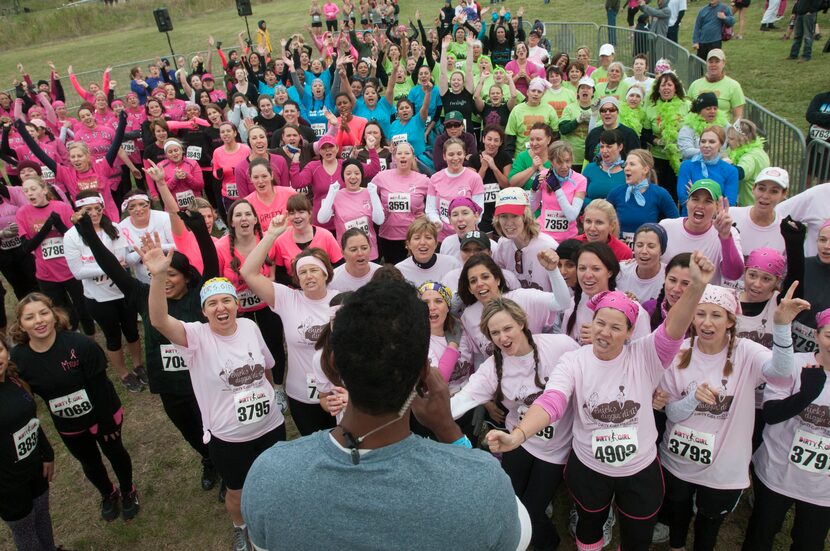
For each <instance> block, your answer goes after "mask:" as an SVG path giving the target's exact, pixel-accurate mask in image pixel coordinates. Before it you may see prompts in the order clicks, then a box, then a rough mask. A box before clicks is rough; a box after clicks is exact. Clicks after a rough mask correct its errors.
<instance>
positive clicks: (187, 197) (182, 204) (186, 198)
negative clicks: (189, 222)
mask: <svg viewBox="0 0 830 551" xmlns="http://www.w3.org/2000/svg"><path fill="white" fill-rule="evenodd" d="M195 200H196V196H195V195H193V190H190V189H188V190H185V191H180V192H178V193H176V203H177V204H178V205H179V208H180V209H185V208H187V207H188V206H189V205H190V204H191V203H193V202H194V201H195Z"/></svg>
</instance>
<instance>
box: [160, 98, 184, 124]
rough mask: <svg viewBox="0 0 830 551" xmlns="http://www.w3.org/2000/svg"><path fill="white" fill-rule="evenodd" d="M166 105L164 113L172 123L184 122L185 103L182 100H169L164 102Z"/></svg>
mask: <svg viewBox="0 0 830 551" xmlns="http://www.w3.org/2000/svg"><path fill="white" fill-rule="evenodd" d="M162 105H164V113H165V114H166V115H167V116H168V117H169V118H170V120H171V121H183V120H184V109H185V106H186V104H185V102H184V101H183V100H180V99H168V100H164V101H163V102H162Z"/></svg>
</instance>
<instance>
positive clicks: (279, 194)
mask: <svg viewBox="0 0 830 551" xmlns="http://www.w3.org/2000/svg"><path fill="white" fill-rule="evenodd" d="M273 190H274V199H273V200H271V202H270V203H268V204H266V203H263V202H262V201H260V199H259V197H258V196H257V193H256V191H255V192H253V193H251V194H250V195H248V196H246V197H245V200H246V201H248V202H249V203H251V206H253V207H254V210H255V211H256V215H257V218H259V225H260V227H261V228H262V231H265V230H267V229H268V226H269V224H271V219H272V218H273V217H275V216H277V215H279V214H282V213H284V212H285V205H286V204H287V203H288V198H289V197H291V196H292V195H294V194H296V193H297V192H296V191H294V190H293V189H291V188H290V187H280V186H274V187H273Z"/></svg>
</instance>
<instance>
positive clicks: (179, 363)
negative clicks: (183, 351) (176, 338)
mask: <svg viewBox="0 0 830 551" xmlns="http://www.w3.org/2000/svg"><path fill="white" fill-rule="evenodd" d="M159 350H160V351H161V368H162V369H163V370H164V371H185V370H187V364H186V363H185V362H184V358H182V357H181V355H180V354H179V349H178V348H176V345H174V344H161V345H159Z"/></svg>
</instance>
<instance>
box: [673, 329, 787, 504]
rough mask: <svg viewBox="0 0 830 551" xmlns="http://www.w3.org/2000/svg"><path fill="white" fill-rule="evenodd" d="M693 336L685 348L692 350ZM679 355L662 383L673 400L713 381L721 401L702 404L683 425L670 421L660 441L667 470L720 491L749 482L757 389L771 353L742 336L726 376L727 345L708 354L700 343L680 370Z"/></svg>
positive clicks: (732, 488) (711, 384) (735, 487)
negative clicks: (684, 366)
mask: <svg viewBox="0 0 830 551" xmlns="http://www.w3.org/2000/svg"><path fill="white" fill-rule="evenodd" d="M689 342H690V341H689V340H688V339H687V340H686V341H685V342H684V343H683V348H681V354H682V350H685V349H686V348H689ZM681 354H678V355H677V357H676V358H675V360H674V363H673V364H672V366H671V367H670V368H669V369H668V370H667V371H666V376H665V377H664V378H663V381H662V383H660V387H661V388H663V389H664V390H665V391H666V393H667V394H668V395H669V401H671V402H674V401H676V400H680V399H682V398H684V397H685V396H686V395H687V394H688V393H690V392H692V393H693V392H694V391H695V389H697V387H698V385H701V384H703V383H708V384H709V387H710V388H712V389H715V391H716V393H717V395H718V400H717V402H716V403H715V404H714V405H709V404H705V403H700V404H699V405H698V406H697V409H696V410H695V412H694V413H692V415H691V416H690V417H689V418H687V419H684V420H683V421H681V422H679V423H673V422H672V421H671V420H668V421H667V422H666V432H665V433H664V434H663V441H662V442H661V444H660V460H661V461H662V462H663V468H664V469H668V470H669V471H670V472H671V473H672V474H673V475H674V476H676V477H677V478H679V479H681V480H685V481H686V482H690V483H692V484H700V485H701V486H706V487H707V488H716V489H719V490H740V489H743V488H747V487H748V486H749V460H750V458H751V455H752V431H753V429H754V427H755V388H756V387H757V386H758V385H760V384H761V383H762V382H764V381H765V378H764V374H763V368H764V364H765V363H766V362H768V361H769V360H771V359H772V351H771V350H769V349H767V348H764V347H763V346H761V345H760V344H758V343H755V342H752V341H750V340H748V339H737V340H736V344H735V350H734V351H733V352H732V373H731V374H730V375H729V376H728V377H726V376H724V374H723V366H724V365H725V363H726V355H727V347H724V349H723V350H721V351H720V352H719V353H718V354H704V353H703V352H701V351H700V349H699V348H698V347H697V345H695V348H694V350H693V352H692V360H691V362H690V364H689V366H688V367H687V368H685V369H678V368H677V364H678V362H679V359H680V357H681Z"/></svg>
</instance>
